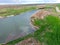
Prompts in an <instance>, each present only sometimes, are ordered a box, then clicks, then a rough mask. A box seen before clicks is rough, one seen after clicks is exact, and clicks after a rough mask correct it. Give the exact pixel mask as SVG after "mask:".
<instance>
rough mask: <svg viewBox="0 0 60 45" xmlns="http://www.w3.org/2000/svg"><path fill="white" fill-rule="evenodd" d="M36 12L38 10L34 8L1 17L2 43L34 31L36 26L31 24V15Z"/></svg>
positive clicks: (0, 34)
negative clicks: (33, 26)
mask: <svg viewBox="0 0 60 45" xmlns="http://www.w3.org/2000/svg"><path fill="white" fill-rule="evenodd" d="M35 12H36V10H32V11H29V12H25V13H22V14H19V15H17V16H13V17H8V18H3V19H0V43H6V42H9V41H12V40H14V39H17V38H18V37H22V36H26V35H27V34H29V33H32V32H34V28H32V26H31V24H30V22H31V21H30V17H31V15H33V14H34V13H35Z"/></svg>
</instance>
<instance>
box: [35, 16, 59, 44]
mask: <svg viewBox="0 0 60 45" xmlns="http://www.w3.org/2000/svg"><path fill="white" fill-rule="evenodd" d="M37 22H39V23H37ZM35 25H38V26H40V27H39V29H38V30H37V31H36V32H35V33H34V38H35V39H37V40H39V41H40V43H41V44H42V43H44V45H60V18H58V17H55V16H47V17H45V18H44V20H39V19H37V20H35Z"/></svg>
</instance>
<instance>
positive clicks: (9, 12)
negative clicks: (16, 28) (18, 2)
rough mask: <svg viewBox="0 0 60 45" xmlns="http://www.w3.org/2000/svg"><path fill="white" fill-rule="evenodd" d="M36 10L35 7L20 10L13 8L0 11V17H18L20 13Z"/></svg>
mask: <svg viewBox="0 0 60 45" xmlns="http://www.w3.org/2000/svg"><path fill="white" fill-rule="evenodd" d="M34 9H36V7H32V6H31V7H25V8H21V9H14V8H7V9H4V10H1V11H0V16H3V17H6V16H9V15H18V14H20V13H23V12H26V11H30V10H34Z"/></svg>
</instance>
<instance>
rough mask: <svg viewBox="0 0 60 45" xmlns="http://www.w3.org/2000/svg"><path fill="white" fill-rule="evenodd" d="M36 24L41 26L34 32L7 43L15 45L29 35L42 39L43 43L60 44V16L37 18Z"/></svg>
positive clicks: (45, 44)
mask: <svg viewBox="0 0 60 45" xmlns="http://www.w3.org/2000/svg"><path fill="white" fill-rule="evenodd" d="M34 25H35V26H38V27H39V29H38V30H37V31H35V32H34V34H29V35H27V36H25V37H23V38H19V39H16V40H13V41H11V42H8V43H7V45H12V44H13V45H14V44H16V43H18V42H20V41H22V40H24V39H27V38H29V37H33V38H35V39H36V40H38V41H40V43H41V45H43V44H44V45H60V18H58V17H55V16H51V15H49V16H46V17H45V18H44V19H35V23H34Z"/></svg>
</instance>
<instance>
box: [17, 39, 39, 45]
mask: <svg viewBox="0 0 60 45" xmlns="http://www.w3.org/2000/svg"><path fill="white" fill-rule="evenodd" d="M16 45H40V42H39V41H37V40H36V39H34V38H28V39H26V40H23V41H21V42H19V43H17V44H16Z"/></svg>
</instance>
